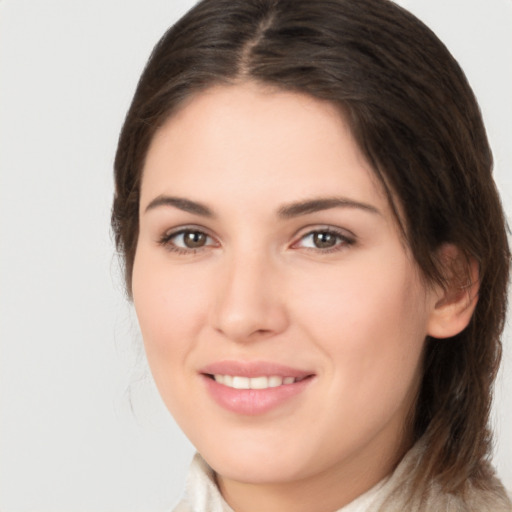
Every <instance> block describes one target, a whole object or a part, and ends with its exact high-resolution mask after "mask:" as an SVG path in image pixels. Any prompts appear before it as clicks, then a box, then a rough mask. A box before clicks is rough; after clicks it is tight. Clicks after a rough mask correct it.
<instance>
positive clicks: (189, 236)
mask: <svg viewBox="0 0 512 512" xmlns="http://www.w3.org/2000/svg"><path fill="white" fill-rule="evenodd" d="M159 243H160V245H162V246H164V247H165V248H166V249H168V250H170V251H175V252H179V253H187V252H191V253H193V252H195V251H198V250H201V249H207V248H208V247H214V246H216V243H215V240H214V239H213V238H212V237H211V236H209V235H208V234H207V233H205V232H204V231H201V230H199V229H182V230H180V231H175V232H174V233H169V234H165V235H164V236H163V237H162V238H161V239H160V241H159Z"/></svg>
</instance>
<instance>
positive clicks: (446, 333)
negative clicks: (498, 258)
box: [427, 244, 480, 338]
mask: <svg viewBox="0 0 512 512" xmlns="http://www.w3.org/2000/svg"><path fill="white" fill-rule="evenodd" d="M438 257H439V259H440V263H441V266H442V268H443V272H444V276H445V283H446V285H445V286H444V287H441V286H437V287H436V292H435V295H436V296H435V298H434V302H435V303H434V307H433V309H432V311H431V315H430V318H429V323H428V332H427V333H428V335H429V336H432V337H433V338H450V337H452V336H455V335H456V334H459V333H460V332H461V331H463V330H464V329H465V328H466V327H467V325H468V324H469V322H470V320H471V317H472V315H473V312H474V311H475V307H476V304H477V302H478V291H479V288H480V279H479V271H478V263H477V262H476V261H475V260H474V259H470V260H468V258H467V257H466V256H465V255H464V254H462V252H461V251H460V249H459V248H458V247H456V246H455V245H453V244H445V245H443V246H442V247H441V249H440V250H439V255H438Z"/></svg>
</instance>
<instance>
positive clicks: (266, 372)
mask: <svg viewBox="0 0 512 512" xmlns="http://www.w3.org/2000/svg"><path fill="white" fill-rule="evenodd" d="M200 373H201V377H202V379H203V381H204V383H205V386H206V389H207V390H208V393H209V394H210V396H211V397H212V398H213V399H214V401H215V402H216V403H217V404H218V405H220V406H221V407H223V408H224V409H227V410H228V411H231V412H234V413H236V414H243V415H249V416H255V415H258V414H264V413H266V412H268V411H270V410H272V409H275V408H277V407H279V406H280V405H282V404H284V403H285V402H287V401H288V400H290V399H292V398H293V397H295V396H297V395H298V394H300V393H301V392H302V391H304V390H305V389H306V388H307V387H308V386H309V384H310V383H311V382H312V380H313V379H312V378H311V377H313V376H314V374H313V373H312V372H308V371H304V370H300V369H297V368H291V367H289V366H283V365H280V364H275V363H269V362H263V361H253V362H245V361H219V362H216V363H212V364H209V365H207V366H205V367H204V368H202V369H201V371H200ZM215 374H220V375H239V376H242V377H261V376H267V377H270V376H273V375H276V376H279V377H283V378H284V377H294V378H295V379H302V380H300V381H298V382H294V383H293V384H284V385H282V386H278V387H275V388H267V389H234V388H230V387H228V386H224V385H223V384H220V383H218V382H216V381H215V380H213V378H212V377H210V375H215Z"/></svg>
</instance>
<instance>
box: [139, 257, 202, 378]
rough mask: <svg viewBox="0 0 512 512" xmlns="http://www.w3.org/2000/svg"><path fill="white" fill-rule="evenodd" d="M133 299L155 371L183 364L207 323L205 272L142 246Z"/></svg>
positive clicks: (156, 376) (149, 359)
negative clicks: (188, 268) (169, 260)
mask: <svg viewBox="0 0 512 512" xmlns="http://www.w3.org/2000/svg"><path fill="white" fill-rule="evenodd" d="M133 301H134V305H135V310H136V312H137V318H138V321H139V325H140V329H141V332H142V337H143V339H144V345H145V348H146V353H147V357H148V361H149V363H150V365H151V368H152V370H153V372H154V373H155V372H158V368H159V367H160V366H162V367H165V366H168V365H169V364H171V365H173V366H176V367H179V365H180V364H181V363H182V362H183V359H184V358H185V357H186V355H187V353H188V352H189V351H190V350H191V348H192V347H191V340H194V339H196V338H197V336H198V333H199V331H200V329H201V328H202V326H203V325H204V321H205V312H206V309H207V307H206V304H207V297H206V294H205V286H204V279H203V278H202V276H201V275H199V274H198V273H197V272H196V273H195V274H194V275H190V273H189V272H186V271H183V270H181V271H179V270H177V269H176V268H173V267H172V266H170V265H169V264H168V263H166V262H165V258H164V261H163V262H161V261H159V259H158V258H154V257H152V256H151V255H147V254H145V253H144V251H143V250H142V251H140V253H139V254H138V255H137V257H136V259H135V263H134V270H133ZM155 378H158V375H155Z"/></svg>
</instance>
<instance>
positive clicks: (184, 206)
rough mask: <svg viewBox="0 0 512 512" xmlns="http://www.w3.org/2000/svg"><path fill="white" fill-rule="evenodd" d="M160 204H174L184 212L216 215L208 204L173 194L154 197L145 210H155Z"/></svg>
mask: <svg viewBox="0 0 512 512" xmlns="http://www.w3.org/2000/svg"><path fill="white" fill-rule="evenodd" d="M159 206H174V207H175V208H178V209H179V210H183V211H184V212H188V213H193V214H195V215H201V216H202V217H214V215H213V212H212V210H211V209H210V208H208V206H206V205H204V204H201V203H197V202H196V201H191V200H190V199H185V198H183V197H172V196H164V195H161V196H158V197H155V199H153V201H151V202H150V203H149V204H148V205H147V206H146V210H145V212H148V211H150V210H154V209H155V208H158V207H159Z"/></svg>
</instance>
